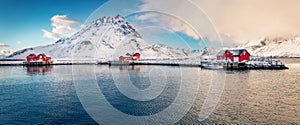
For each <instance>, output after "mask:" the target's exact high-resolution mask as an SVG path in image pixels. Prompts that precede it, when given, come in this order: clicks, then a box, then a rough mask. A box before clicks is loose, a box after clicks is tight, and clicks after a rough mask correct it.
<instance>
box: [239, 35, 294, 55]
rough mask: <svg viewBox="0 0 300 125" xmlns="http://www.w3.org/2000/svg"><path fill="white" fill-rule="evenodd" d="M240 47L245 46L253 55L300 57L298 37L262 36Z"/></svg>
mask: <svg viewBox="0 0 300 125" xmlns="http://www.w3.org/2000/svg"><path fill="white" fill-rule="evenodd" d="M240 48H246V49H247V50H248V51H249V52H250V54H251V55H255V56H290V57H300V37H293V38H264V39H261V40H259V41H256V42H249V43H247V44H246V45H244V46H241V47H240Z"/></svg>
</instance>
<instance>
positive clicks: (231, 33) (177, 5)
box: [140, 0, 300, 44]
mask: <svg viewBox="0 0 300 125" xmlns="http://www.w3.org/2000/svg"><path fill="white" fill-rule="evenodd" d="M189 2H192V3H193V4H194V5H196V6H198V7H200V8H201V9H203V11H204V12H205V13H207V14H208V16H209V17H210V18H211V19H212V23H213V24H214V25H215V27H216V31H218V32H219V33H220V34H221V36H222V38H224V40H225V41H228V42H230V41H235V42H237V43H238V44H243V43H245V42H247V41H252V40H256V39H260V38H262V37H266V36H271V37H272V36H275V37H278V36H279V37H282V36H290V35H295V36H296V35H300V23H299V22H300V16H299V13H300V8H299V7H298V6H299V4H300V1H299V0H285V1H283V0H226V1H224V0H190V1H189ZM185 3H187V1H184V0H173V1H171V0H163V1H161V0H143V4H142V5H141V6H140V11H147V10H170V11H168V12H172V13H173V14H177V15H183V16H182V17H183V18H186V19H189V18H191V20H197V19H199V18H203V17H199V16H195V15H196V14H195V13H199V12H198V11H194V12H193V13H187V12H191V10H192V9H195V8H193V7H192V6H187V4H185ZM184 14H185V15H186V16H184ZM140 19H149V20H153V21H155V20H157V17H156V16H154V15H147V16H142V17H140ZM159 20H163V19H159ZM163 23H164V24H165V25H168V26H170V27H173V30H175V31H181V32H183V33H185V34H187V35H188V36H191V37H193V38H197V37H195V36H194V35H195V34H194V33H192V31H193V30H191V29H189V28H188V27H185V26H182V25H180V24H178V23H176V21H173V20H168V21H165V22H163ZM198 23H199V24H202V22H198ZM205 25H206V24H205V23H204V26H203V27H201V29H203V30H204V32H203V33H205V30H207V29H209V28H211V27H206V26H205ZM201 29H199V30H201ZM197 30H198V29H197ZM201 35H203V36H206V35H207V36H209V35H210V33H208V34H201ZM231 39H232V40H231Z"/></svg>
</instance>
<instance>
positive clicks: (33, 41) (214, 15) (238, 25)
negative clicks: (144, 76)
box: [0, 0, 300, 50]
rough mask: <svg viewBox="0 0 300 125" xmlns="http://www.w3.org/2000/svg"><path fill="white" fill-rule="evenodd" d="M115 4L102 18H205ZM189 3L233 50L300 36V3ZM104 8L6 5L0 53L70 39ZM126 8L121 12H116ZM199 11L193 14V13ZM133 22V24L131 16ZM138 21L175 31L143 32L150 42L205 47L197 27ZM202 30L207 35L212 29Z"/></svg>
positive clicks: (92, 2) (58, 2) (14, 0)
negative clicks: (263, 40)
mask: <svg viewBox="0 0 300 125" xmlns="http://www.w3.org/2000/svg"><path fill="white" fill-rule="evenodd" d="M109 2H110V1H109ZM114 2H116V3H115V6H113V7H111V8H110V9H106V10H107V11H103V12H101V13H99V14H98V16H99V17H101V16H113V15H115V14H116V13H117V12H118V13H119V12H121V14H122V13H123V12H127V13H128V12H129V13H134V12H141V11H148V10H152V9H155V8H167V9H174V11H173V12H174V13H175V14H176V13H178V14H180V13H185V15H186V16H185V17H182V18H190V19H192V20H196V19H197V18H203V17H197V16H195V17H193V16H191V15H192V14H193V13H187V12H188V11H189V9H191V8H192V7H187V6H184V5H185V4H184V3H186V2H187V1H182V0H172V1H170V0H164V1H161V0H126V1H121V0H120V1H118V0H114ZM188 2H191V3H192V4H194V6H196V7H198V8H200V10H202V11H203V12H204V13H205V14H207V17H208V18H209V19H210V21H211V23H212V24H213V25H214V26H215V30H216V31H217V32H218V33H219V35H220V37H221V38H222V40H223V41H224V43H226V44H228V45H232V46H234V45H239V44H243V43H245V42H248V41H252V40H258V39H261V38H263V37H266V36H272V37H285V36H295V35H299V34H300V23H299V22H300V16H299V14H300V8H299V7H298V6H299V5H300V1H299V0H251V1H250V0H226V1H225V0H190V1H188ZM104 3H107V0H86V1H82V0H21V1H20V0H1V1H0V50H5V49H6V50H7V49H13V50H18V49H22V48H26V47H34V46H37V45H45V44H49V43H54V42H55V41H56V40H58V39H60V38H63V37H68V36H70V35H72V34H73V33H75V32H77V31H78V30H79V29H80V28H81V27H82V26H84V25H83V24H85V22H86V20H88V19H89V18H88V17H89V16H90V15H91V14H92V13H93V12H94V11H95V10H96V9H97V8H99V7H100V6H102V5H104ZM122 7H123V9H122V10H118V9H117V8H122ZM124 7H125V8H124ZM176 10H177V11H176ZM183 10H186V11H183ZM190 11H193V10H190ZM198 12H199V11H194V13H198ZM124 16H125V15H124ZM128 19H129V21H132V20H131V17H129V18H128ZM136 19H138V20H140V22H138V23H141V22H143V21H145V20H147V21H148V22H149V23H155V22H160V23H161V24H162V25H164V26H166V27H169V28H170V29H169V30H170V31H171V32H168V31H161V29H158V30H157V31H156V32H157V34H159V33H160V31H161V32H162V34H163V35H161V37H157V36H151V35H149V34H147V31H149V30H141V33H142V35H143V34H144V36H147V38H146V40H148V41H149V42H150V43H153V41H155V40H156V41H160V42H163V43H166V44H172V46H174V47H180V46H182V45H181V44H177V43H176V41H177V42H178V41H180V40H179V39H178V38H175V37H176V35H177V37H178V35H179V36H180V37H181V38H183V39H185V40H187V41H189V42H190V43H191V46H193V48H200V47H201V45H200V44H196V43H197V41H199V40H200V38H199V35H198V34H197V33H195V32H194V31H193V27H192V28H191V27H189V26H188V25H182V23H178V21H176V20H173V19H168V17H166V18H165V17H163V16H162V15H159V14H155V13H145V14H143V15H139V16H138V17H137V18H136ZM133 22H134V21H133ZM135 22H137V21H135ZM137 25H138V24H137ZM137 28H139V27H137ZM201 28H202V29H203V30H204V31H205V30H206V28H208V27H205V26H203V27H201ZM152 30H153V29H152ZM174 32H176V34H175V35H174V34H173V33H174ZM202 35H203V34H202ZM209 36H210V35H209V34H204V35H203V36H202V37H203V38H204V39H206V38H207V39H210V38H209ZM203 38H202V39H203ZM154 43H155V42H154Z"/></svg>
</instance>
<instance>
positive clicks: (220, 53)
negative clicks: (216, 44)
mask: <svg viewBox="0 0 300 125" xmlns="http://www.w3.org/2000/svg"><path fill="white" fill-rule="evenodd" d="M244 51H246V52H248V51H247V50H246V49H234V50H221V51H220V52H218V54H217V56H224V54H225V53H227V52H230V53H231V54H232V55H233V56H239V55H241V54H242V53H243V52H244Z"/></svg>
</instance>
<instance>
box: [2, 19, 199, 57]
mask: <svg viewBox="0 0 300 125" xmlns="http://www.w3.org/2000/svg"><path fill="white" fill-rule="evenodd" d="M135 52H139V53H141V55H142V58H144V59H165V58H168V59H178V58H191V57H195V55H201V51H200V50H194V51H190V50H185V49H174V48H171V47H168V46H167V45H163V44H154V45H149V44H148V43H146V42H145V41H144V40H143V39H142V37H141V35H140V34H139V33H138V32H137V31H136V30H135V28H134V26H133V25H131V24H130V23H129V22H127V21H126V20H125V18H124V17H122V16H121V15H116V16H108V17H102V18H99V19H97V20H95V21H93V22H91V24H89V25H87V26H85V27H83V28H82V29H81V30H80V31H78V32H77V33H75V34H74V35H72V36H71V37H68V38H64V39H60V40H58V41H56V42H55V43H53V44H49V45H45V46H37V47H31V48H26V49H22V50H19V51H16V52H14V53H13V54H11V55H9V56H8V57H7V58H18V59H22V58H25V57H26V56H27V55H29V54H30V53H36V54H38V53H45V54H47V55H49V56H51V57H53V58H55V59H104V60H116V59H118V57H119V56H121V55H125V54H126V53H135Z"/></svg>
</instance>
